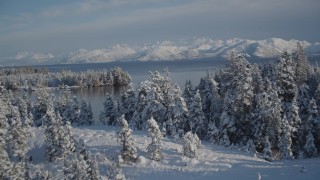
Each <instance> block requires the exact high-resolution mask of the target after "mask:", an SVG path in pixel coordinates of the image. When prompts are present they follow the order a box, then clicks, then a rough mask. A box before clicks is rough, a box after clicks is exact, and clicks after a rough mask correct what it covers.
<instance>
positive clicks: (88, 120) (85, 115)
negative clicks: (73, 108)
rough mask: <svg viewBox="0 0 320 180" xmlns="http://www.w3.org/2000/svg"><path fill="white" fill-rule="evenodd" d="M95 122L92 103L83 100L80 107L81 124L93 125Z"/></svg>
mask: <svg viewBox="0 0 320 180" xmlns="http://www.w3.org/2000/svg"><path fill="white" fill-rule="evenodd" d="M93 123H94V120H93V114H92V108H91V105H90V104H89V103H87V102H86V101H84V100H83V101H82V102H81V107H80V114H79V125H81V126H90V125H93Z"/></svg>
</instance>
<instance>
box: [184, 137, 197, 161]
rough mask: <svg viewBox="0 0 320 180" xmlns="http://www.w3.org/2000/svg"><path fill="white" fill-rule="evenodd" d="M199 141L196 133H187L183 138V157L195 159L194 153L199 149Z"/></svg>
mask: <svg viewBox="0 0 320 180" xmlns="http://www.w3.org/2000/svg"><path fill="white" fill-rule="evenodd" d="M200 145H201V141H200V139H199V138H198V136H197V134H196V133H194V134H193V133H192V132H191V131H189V132H187V133H186V134H185V135H184V137H183V155H184V156H186V157H189V158H196V151H197V149H198V148H199V147H200Z"/></svg>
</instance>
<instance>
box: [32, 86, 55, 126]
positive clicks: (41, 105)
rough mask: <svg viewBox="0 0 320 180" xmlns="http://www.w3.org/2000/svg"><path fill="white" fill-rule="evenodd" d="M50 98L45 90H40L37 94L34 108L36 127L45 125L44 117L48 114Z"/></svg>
mask: <svg viewBox="0 0 320 180" xmlns="http://www.w3.org/2000/svg"><path fill="white" fill-rule="evenodd" d="M50 101H51V100H50V97H49V95H48V93H47V91H45V90H42V89H41V90H39V91H37V92H36V100H35V102H34V106H33V118H34V125H35V126H41V125H42V123H43V117H44V116H45V115H46V113H47V108H48V102H50Z"/></svg>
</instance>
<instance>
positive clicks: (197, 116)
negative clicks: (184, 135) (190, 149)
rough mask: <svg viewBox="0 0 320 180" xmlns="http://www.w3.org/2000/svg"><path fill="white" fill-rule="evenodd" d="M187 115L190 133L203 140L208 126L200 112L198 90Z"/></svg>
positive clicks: (200, 104)
mask: <svg viewBox="0 0 320 180" xmlns="http://www.w3.org/2000/svg"><path fill="white" fill-rule="evenodd" d="M189 115H190V116H189V125H190V128H191V130H192V132H194V133H196V134H197V135H198V136H199V137H200V138H203V137H204V136H205V135H206V131H207V126H208V124H207V123H206V121H205V116H204V113H203V111H202V103H201V97H200V93H199V91H198V90H197V92H196V94H195V95H194V97H193V103H192V104H191V108H190V114H189Z"/></svg>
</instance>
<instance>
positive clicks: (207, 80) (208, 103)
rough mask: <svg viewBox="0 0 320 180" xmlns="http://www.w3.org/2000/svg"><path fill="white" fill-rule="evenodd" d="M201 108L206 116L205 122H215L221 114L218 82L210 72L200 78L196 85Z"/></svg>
mask: <svg viewBox="0 0 320 180" xmlns="http://www.w3.org/2000/svg"><path fill="white" fill-rule="evenodd" d="M198 89H199V92H200V96H201V100H202V109H203V112H204V115H205V117H206V124H208V123H209V122H213V123H217V122H218V121H219V118H220V115H221V110H222V108H221V103H222V102H221V98H220V95H219V92H218V84H217V82H216V81H215V80H214V78H213V75H212V74H211V73H209V72H208V73H207V76H206V77H203V78H201V79H200V84H199V86H198Z"/></svg>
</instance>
